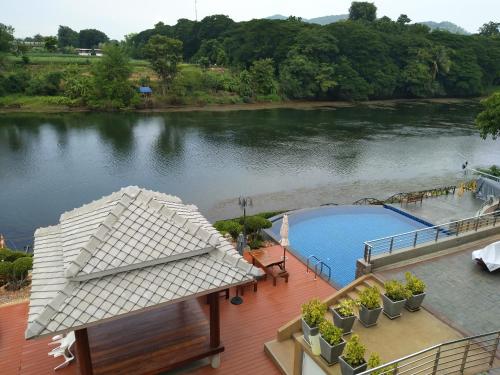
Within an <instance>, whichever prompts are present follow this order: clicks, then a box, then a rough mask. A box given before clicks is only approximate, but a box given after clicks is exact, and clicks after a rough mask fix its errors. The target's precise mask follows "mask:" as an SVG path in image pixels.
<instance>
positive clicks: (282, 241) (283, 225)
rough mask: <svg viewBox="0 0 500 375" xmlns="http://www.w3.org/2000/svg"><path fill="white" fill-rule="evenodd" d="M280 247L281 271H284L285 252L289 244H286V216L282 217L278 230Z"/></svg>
mask: <svg viewBox="0 0 500 375" xmlns="http://www.w3.org/2000/svg"><path fill="white" fill-rule="evenodd" d="M280 236H281V239H280V245H281V246H283V269H285V260H286V257H285V251H286V247H287V246H288V245H289V244H290V243H289V242H288V215H286V214H285V215H283V221H282V223H281V228H280Z"/></svg>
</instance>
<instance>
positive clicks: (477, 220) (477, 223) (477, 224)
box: [475, 217, 479, 232]
mask: <svg viewBox="0 0 500 375" xmlns="http://www.w3.org/2000/svg"><path fill="white" fill-rule="evenodd" d="M478 226H479V217H478V218H477V219H476V228H475V231H476V232H477V227H478Z"/></svg>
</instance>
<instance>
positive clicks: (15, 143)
mask: <svg viewBox="0 0 500 375" xmlns="http://www.w3.org/2000/svg"><path fill="white" fill-rule="evenodd" d="M479 110H480V108H479V105H478V103H477V102H465V103H460V104H456V103H455V104H425V103H420V102H410V103H404V104H395V105H379V106H375V105H371V106H368V105H360V106H354V107H347V108H320V109H310V110H304V109H300V110H296V109H295V110H294V109H269V110H256V111H228V112H219V111H218V112H175V113H164V114H136V113H120V114H100V113H76V114H75V113H66V114H8V115H5V114H4V115H0V233H4V234H5V235H6V237H7V239H8V240H9V241H10V244H9V245H10V246H14V245H15V246H16V247H22V246H23V245H25V244H27V243H30V242H31V238H32V235H33V231H34V230H35V229H36V228H37V227H40V226H46V225H51V224H55V223H57V221H58V217H59V215H60V214H61V213H62V212H64V211H67V210H70V209H72V208H74V207H77V206H80V205H82V204H84V203H87V202H90V201H92V200H94V199H98V198H100V197H101V196H103V195H106V194H109V193H111V192H113V191H116V190H118V189H120V188H121V187H124V186H128V185H139V186H143V187H146V188H149V189H153V190H158V191H162V192H167V193H170V194H174V195H177V196H179V197H181V198H182V199H183V201H184V202H188V203H194V204H196V205H197V206H198V207H199V208H200V209H201V210H202V212H203V213H204V214H205V215H206V216H207V217H208V218H209V219H211V220H215V219H219V218H224V217H230V216H236V215H238V214H239V208H238V205H237V203H236V202H237V201H236V198H237V197H238V196H239V195H246V196H252V197H253V201H254V207H253V208H252V209H250V212H252V211H255V212H257V211H263V210H274V209H287V208H299V207H306V206H314V205H319V204H324V203H330V202H336V203H352V202H353V201H354V200H357V199H359V198H363V197H376V198H384V197H387V196H389V195H392V194H393V193H397V192H400V191H412V190H418V189H420V188H422V189H423V188H432V187H437V186H441V185H448V184H453V183H455V182H456V181H457V180H458V179H460V177H461V164H462V163H463V162H464V161H465V160H466V159H467V160H468V161H469V163H471V164H472V165H475V166H485V165H490V164H494V163H497V164H498V163H499V160H500V147H498V146H499V144H498V143H495V141H493V140H491V139H489V140H482V139H481V138H480V137H479V135H478V132H477V130H476V129H475V128H474V126H473V122H474V117H475V115H476V114H477V113H478V111H479Z"/></svg>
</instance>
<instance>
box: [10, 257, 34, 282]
mask: <svg viewBox="0 0 500 375" xmlns="http://www.w3.org/2000/svg"><path fill="white" fill-rule="evenodd" d="M31 269H33V258H31V257H22V258H19V259H17V260H15V261H14V263H12V276H13V278H14V279H16V280H21V279H25V278H26V276H28V271H29V270H31Z"/></svg>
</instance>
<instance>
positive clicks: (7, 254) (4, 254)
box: [0, 249, 26, 262]
mask: <svg viewBox="0 0 500 375" xmlns="http://www.w3.org/2000/svg"><path fill="white" fill-rule="evenodd" d="M25 256H26V253H23V252H21V251H14V250H10V249H0V262H2V261H4V262H14V261H15V260H17V259H19V258H23V257H25Z"/></svg>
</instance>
